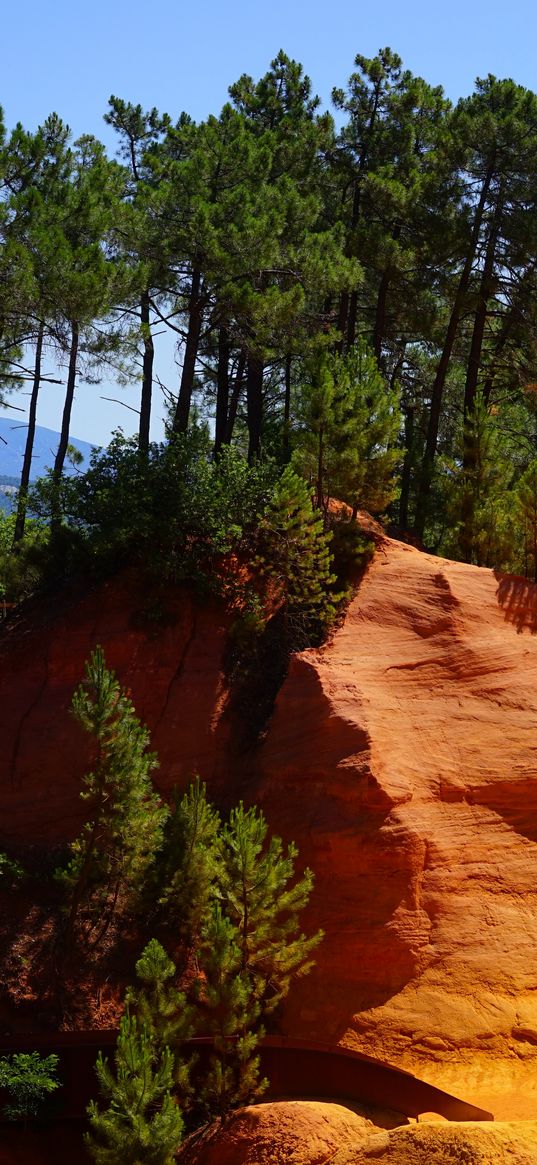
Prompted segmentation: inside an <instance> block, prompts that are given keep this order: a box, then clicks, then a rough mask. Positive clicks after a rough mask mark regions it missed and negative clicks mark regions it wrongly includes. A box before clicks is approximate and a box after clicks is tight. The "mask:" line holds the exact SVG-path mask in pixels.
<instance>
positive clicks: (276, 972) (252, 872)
mask: <svg viewBox="0 0 537 1165" xmlns="http://www.w3.org/2000/svg"><path fill="white" fill-rule="evenodd" d="M267 833H268V827H267V823H266V821H265V818H264V816H263V814H262V812H261V810H259V809H258V808H257V807H256V806H252V808H250V809H248V810H246V809H245V808H244V806H243V804H242V802H241V804H240V805H239V806H238V808H236V809H233V810H232V811H231V814H230V817H229V822H228V823H227V824H226V825H225V826H224V828H223V834H222V836H223V842H224V866H225V875H224V877H225V880H224V883H223V888H222V893H223V904H224V909H225V912H226V914H227V915H228V917H229V919H230V920H231V922H232V924H233V926H234V928H235V932H236V942H237V944H238V947H239V952H240V964H239V966H240V970H241V973H243V974H246V975H247V976H248V978H249V981H250V987H251V992H252V996H253V999H254V1000H255V1001H257V1002H259V1004H260V1005H261V1008H262V1011H263V1014H265V1015H267V1014H270V1012H272V1011H274V1009H275V1008H276V1007H277V1006H278V1005H279V1003H280V1002H281V1000H282V999H283V998H284V997H285V996H286V995H287V993H288V991H289V988H290V985H291V980H292V978H294V977H295V976H302V975H306V974H308V972H309V971H310V970H311V968H312V966H313V963H312V961H311V958H310V955H311V953H312V951H313V950H314V949H315V947H316V946H318V944H319V942H320V941H321V939H322V937H323V936H322V932H321V931H319V932H317V934H315V935H313V936H311V937H310V938H306V936H305V935H304V934H303V933H302V932H301V931H300V926H299V915H300V914H301V912H302V911H303V910H304V908H305V906H306V905H307V903H308V901H309V897H310V894H311V891H312V888H313V874H312V872H311V870H309V869H306V870H305V871H304V873H303V874H302V876H301V877H300V878H298V879H296V878H295V863H296V859H297V857H298V850H297V848H296V846H295V845H294V843H293V842H291V843H290V844H289V845H288V846H287V849H286V850H284V846H283V842H282V840H281V838H279V837H270V838H267Z"/></svg>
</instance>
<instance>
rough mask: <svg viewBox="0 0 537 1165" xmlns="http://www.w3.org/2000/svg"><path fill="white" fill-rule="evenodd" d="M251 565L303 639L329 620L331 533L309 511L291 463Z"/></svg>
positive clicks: (304, 489)
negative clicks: (261, 577) (327, 532)
mask: <svg viewBox="0 0 537 1165" xmlns="http://www.w3.org/2000/svg"><path fill="white" fill-rule="evenodd" d="M259 545H260V552H259V555H258V557H257V559H256V563H255V565H256V567H257V568H258V569H259V570H260V571H261V573H262V575H264V576H265V578H266V579H267V581H268V583H269V586H270V588H271V591H272V597H273V599H275V600H276V603H277V604H283V606H284V610H285V614H286V618H287V620H288V622H290V623H292V624H294V626H295V628H297V629H300V628H301V629H302V636H303V643H304V641H305V642H307V641H308V638H310V637H312V636H313V637H315V628H317V629H318V630H317V634H319V633H321V634H322V631H323V630H325V629H326V628H327V627H328V626H329V625H330V623H331V622H332V620H333V618H334V615H335V609H336V603H337V598H338V596H337V595H336V594H335V593H334V590H333V584H334V583H335V581H336V580H335V575H334V574H333V573H332V569H331V558H330V534H326V533H325V531H324V524H323V518H322V514H320V513H318V512H316V511H315V510H314V509H313V505H312V502H311V497H310V493H309V490H308V487H307V485H306V483H305V482H304V481H303V480H302V479H301V478H300V477H299V476H298V474H296V473H295V472H294V470H293V469H292V468H291V466H287V468H286V469H284V471H283V474H282V476H281V478H280V480H279V482H278V483H277V485H276V487H275V490H274V494H273V497H272V499H271V502H270V504H269V505H268V507H267V510H266V512H265V515H264V517H263V521H262V523H261V526H260V531H259Z"/></svg>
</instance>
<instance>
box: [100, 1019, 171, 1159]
mask: <svg viewBox="0 0 537 1165" xmlns="http://www.w3.org/2000/svg"><path fill="white" fill-rule="evenodd" d="M96 1072H97V1079H98V1081H99V1088H100V1092H101V1096H102V1097H103V1100H104V1101H107V1102H108V1105H107V1107H106V1108H100V1107H99V1105H98V1104H97V1103H96V1102H95V1101H91V1102H90V1104H89V1106H88V1117H89V1122H90V1132H89V1133H87V1134H86V1138H85V1139H86V1144H87V1147H88V1149H89V1151H90V1153H91V1156H92V1157H93V1160H94V1161H95V1162H96V1163H97V1165H172V1163H173V1160H174V1157H175V1153H176V1151H177V1149H178V1147H179V1145H180V1142H181V1139H182V1135H183V1117H182V1114H181V1110H180V1108H179V1106H178V1105H177V1104H176V1102H175V1100H174V1098H173V1094H172V1090H173V1087H174V1056H173V1052H172V1051H171V1050H170V1048H168V1047H165V1048H164V1049H163V1050H160V1049H158V1048H157V1045H156V1043H155V1040H154V1038H153V1033H152V1031H151V1030H150V1029H148V1027H147V1026H146V1024H145V1023H144V1022H143V1020H139V1019H138V1018H137V1017H136V1016H134V1015H131V1014H130V1011H129V1010H128V1009H127V1011H126V1012H125V1015H124V1016H123V1018H122V1020H121V1023H120V1028H119V1035H118V1041H117V1047H116V1051H115V1054H114V1066H113V1068H112V1067H111V1066H110V1064H109V1063H108V1061H107V1060H106V1059H105V1058H104V1057H103V1056H102V1054H99V1058H98V1060H97V1065H96Z"/></svg>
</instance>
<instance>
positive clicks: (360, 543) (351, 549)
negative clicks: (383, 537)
mask: <svg viewBox="0 0 537 1165" xmlns="http://www.w3.org/2000/svg"><path fill="white" fill-rule="evenodd" d="M330 528H331V532H332V542H331V543H330V549H331V551H332V560H333V564H334V572H335V575H336V578H337V581H338V586H341V587H347V588H348V587H350V586H352V584H353V583H356V580H357V579H358V578H359V576H360V575H361V574H362V572H363V571H364V569H365V567H366V566H367V564H368V562H369V561H370V559H371V558H372V556H373V554H374V551H375V547H374V543H373V542H370V541H369V540H368V539H367V537H366V536H365V534H363V533H362V531H361V529H360V527H359V525H358V523H357V522H355V521H352V519H351V521H345V520H344V519H343V518H341V517H340V518H339V519H336V520H335V521H333V522H332V523H331V527H330Z"/></svg>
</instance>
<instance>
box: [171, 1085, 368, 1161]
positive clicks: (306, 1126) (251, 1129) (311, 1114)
mask: <svg viewBox="0 0 537 1165" xmlns="http://www.w3.org/2000/svg"><path fill="white" fill-rule="evenodd" d="M372 1128H373V1126H372V1124H371V1121H369V1120H365V1119H364V1118H363V1117H361V1116H358V1115H357V1114H356V1113H354V1112H351V1111H350V1109H347V1108H344V1107H343V1106H342V1105H339V1104H324V1103H322V1102H319V1101H317V1102H312V1101H305V1100H295V1101H281V1102H275V1103H272V1104H257V1105H252V1106H251V1107H249V1108H244V1109H241V1110H240V1111H239V1112H237V1113H236V1114H234V1115H233V1116H232V1117H231V1119H230V1121H229V1122H228V1123H227V1124H226V1125H224V1126H223V1127H219V1126H218V1125H216V1126H213V1128H212V1129H211V1130H209V1131H208V1133H207V1134H206V1135H205V1137H203V1139H202V1140H201V1142H198V1143H196V1141H194V1143H193V1145H192V1146H190V1145H186V1146H185V1148H184V1149H183V1151H182V1152H181V1153H180V1154H179V1157H178V1161H179V1162H180V1163H181V1165H268V1163H269V1162H270V1165H324V1163H325V1162H327V1161H332V1160H333V1159H334V1154H335V1153H336V1152H337V1151H338V1150H343V1149H350V1148H352V1147H354V1146H355V1145H356V1144H357V1143H360V1142H361V1141H362V1140H363V1138H364V1136H365V1135H366V1134H367V1131H368V1130H369V1129H372Z"/></svg>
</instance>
